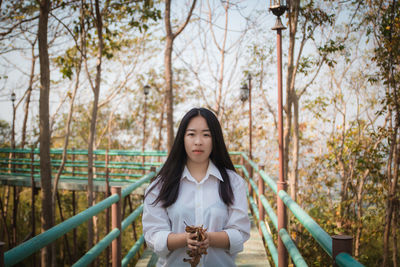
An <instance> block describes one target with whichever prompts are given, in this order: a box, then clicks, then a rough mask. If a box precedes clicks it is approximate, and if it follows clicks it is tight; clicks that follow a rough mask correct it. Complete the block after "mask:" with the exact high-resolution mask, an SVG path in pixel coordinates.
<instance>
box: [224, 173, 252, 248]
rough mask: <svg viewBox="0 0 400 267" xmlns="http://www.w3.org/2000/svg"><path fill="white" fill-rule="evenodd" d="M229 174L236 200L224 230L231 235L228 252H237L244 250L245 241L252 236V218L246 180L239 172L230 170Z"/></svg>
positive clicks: (230, 208) (231, 207) (230, 209)
mask: <svg viewBox="0 0 400 267" xmlns="http://www.w3.org/2000/svg"><path fill="white" fill-rule="evenodd" d="M228 174H229V178H230V182H231V186H232V190H233V195H234V197H235V200H234V203H233V204H232V205H231V206H230V207H229V217H228V221H227V224H226V226H225V228H224V231H225V232H226V233H227V235H228V237H229V244H230V246H229V251H228V252H229V253H230V254H236V253H239V252H240V251H242V250H243V244H244V242H246V241H247V240H248V239H249V237H250V220H249V215H248V206H247V197H246V185H245V183H244V180H243V178H241V177H240V176H239V175H238V174H237V173H234V172H229V171H228Z"/></svg>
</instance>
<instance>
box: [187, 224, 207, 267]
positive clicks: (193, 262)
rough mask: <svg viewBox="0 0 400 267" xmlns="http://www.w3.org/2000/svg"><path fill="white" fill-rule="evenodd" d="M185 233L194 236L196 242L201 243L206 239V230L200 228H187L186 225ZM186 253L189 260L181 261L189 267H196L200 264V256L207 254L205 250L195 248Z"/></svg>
mask: <svg viewBox="0 0 400 267" xmlns="http://www.w3.org/2000/svg"><path fill="white" fill-rule="evenodd" d="M185 231H186V232H187V233H191V234H194V233H195V234H196V237H195V239H196V240H197V241H203V240H205V239H206V235H205V232H206V231H207V229H203V225H202V226H189V225H186V228H185ZM186 253H187V254H188V255H189V257H191V258H190V259H183V261H184V262H188V263H190V266H191V267H196V266H197V264H199V262H200V258H201V255H202V254H207V249H205V248H197V249H196V250H188V251H186Z"/></svg>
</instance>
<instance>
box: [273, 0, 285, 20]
mask: <svg viewBox="0 0 400 267" xmlns="http://www.w3.org/2000/svg"><path fill="white" fill-rule="evenodd" d="M287 9H288V7H287V4H286V0H270V5H269V10H270V11H272V13H273V14H274V15H275V16H277V17H280V16H282V15H283V13H285V11H286V10H287Z"/></svg>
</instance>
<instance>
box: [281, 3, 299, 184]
mask: <svg viewBox="0 0 400 267" xmlns="http://www.w3.org/2000/svg"><path fill="white" fill-rule="evenodd" d="M299 8H300V0H293V1H291V2H290V7H289V15H288V16H289V50H288V67H287V76H286V103H285V107H284V110H285V112H286V117H285V130H284V155H285V161H284V170H285V174H284V175H285V177H284V179H285V181H287V176H288V170H289V146H290V133H291V129H292V105H293V94H295V92H294V77H295V68H294V48H295V43H296V32H297V21H298V16H299Z"/></svg>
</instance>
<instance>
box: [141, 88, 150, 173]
mask: <svg viewBox="0 0 400 267" xmlns="http://www.w3.org/2000/svg"><path fill="white" fill-rule="evenodd" d="M143 93H144V108H143V109H144V110H143V111H144V115H143V143H142V153H143V152H144V147H145V144H146V117H147V95H148V94H149V93H150V86H149V85H147V84H146V85H145V86H143ZM144 162H145V157H144V155H143V156H142V167H144ZM143 173H145V170H144V169H143Z"/></svg>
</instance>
